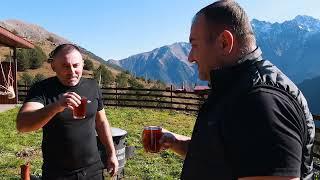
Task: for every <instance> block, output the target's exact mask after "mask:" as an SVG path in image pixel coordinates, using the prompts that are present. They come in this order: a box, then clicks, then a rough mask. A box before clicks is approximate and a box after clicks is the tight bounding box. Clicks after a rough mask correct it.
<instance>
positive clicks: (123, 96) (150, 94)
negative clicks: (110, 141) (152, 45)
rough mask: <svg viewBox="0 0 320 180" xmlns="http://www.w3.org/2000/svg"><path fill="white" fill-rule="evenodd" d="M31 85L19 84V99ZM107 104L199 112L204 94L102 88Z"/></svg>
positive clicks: (167, 90)
mask: <svg viewBox="0 0 320 180" xmlns="http://www.w3.org/2000/svg"><path fill="white" fill-rule="evenodd" d="M28 89H29V86H21V85H20V86H18V96H19V101H20V102H21V101H23V100H24V99H25V97H26V95H27V92H28ZM101 91H102V97H103V102H104V104H105V105H106V106H116V107H137V108H154V109H171V110H182V111H194V112H197V111H198V110H199V107H200V106H201V104H202V103H203V101H204V95H200V94H197V93H195V92H187V91H177V90H174V89H173V88H172V87H171V88H169V89H133V88H117V87H116V88H101Z"/></svg>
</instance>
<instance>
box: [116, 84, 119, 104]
mask: <svg viewBox="0 0 320 180" xmlns="http://www.w3.org/2000/svg"><path fill="white" fill-rule="evenodd" d="M116 101H117V106H116V107H117V108H118V106H119V100H118V83H116Z"/></svg>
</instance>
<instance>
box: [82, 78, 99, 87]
mask: <svg viewBox="0 0 320 180" xmlns="http://www.w3.org/2000/svg"><path fill="white" fill-rule="evenodd" d="M82 81H83V83H84V84H88V85H92V87H95V86H97V85H98V84H97V81H96V80H95V79H92V78H82Z"/></svg>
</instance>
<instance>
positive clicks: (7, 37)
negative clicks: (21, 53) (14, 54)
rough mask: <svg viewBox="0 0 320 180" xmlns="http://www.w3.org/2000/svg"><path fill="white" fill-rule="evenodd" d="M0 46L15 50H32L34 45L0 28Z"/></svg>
mask: <svg viewBox="0 0 320 180" xmlns="http://www.w3.org/2000/svg"><path fill="white" fill-rule="evenodd" d="M0 46H6V47H16V48H27V49H29V48H34V45H33V44H32V43H31V42H29V41H27V40H25V39H23V38H22V37H20V36H17V35H15V34H13V33H12V32H10V31H9V30H7V29H5V28H3V27H1V26H0Z"/></svg>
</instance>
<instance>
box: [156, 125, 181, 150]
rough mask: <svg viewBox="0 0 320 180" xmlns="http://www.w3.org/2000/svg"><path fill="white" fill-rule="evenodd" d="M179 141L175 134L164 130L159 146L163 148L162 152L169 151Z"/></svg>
mask: <svg viewBox="0 0 320 180" xmlns="http://www.w3.org/2000/svg"><path fill="white" fill-rule="evenodd" d="M176 141H177V139H176V137H175V136H174V134H173V133H171V132H170V131H168V130H166V129H162V136H161V138H160V140H159V144H160V146H161V150H167V149H170V148H172V146H173V145H174V143H176Z"/></svg>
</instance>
